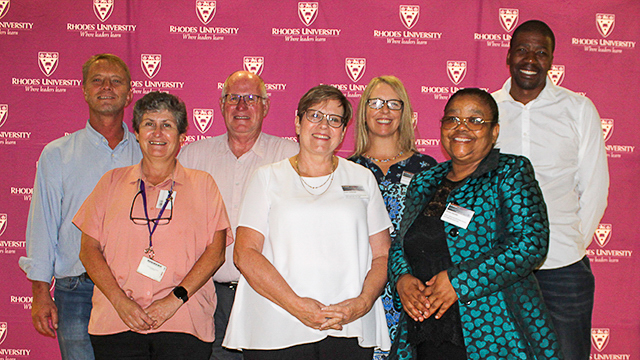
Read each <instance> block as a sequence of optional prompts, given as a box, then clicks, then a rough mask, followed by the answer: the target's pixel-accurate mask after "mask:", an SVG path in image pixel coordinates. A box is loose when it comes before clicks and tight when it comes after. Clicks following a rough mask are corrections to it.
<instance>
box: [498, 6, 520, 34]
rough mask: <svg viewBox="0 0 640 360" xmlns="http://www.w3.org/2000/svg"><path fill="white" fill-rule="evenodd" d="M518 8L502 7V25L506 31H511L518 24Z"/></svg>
mask: <svg viewBox="0 0 640 360" xmlns="http://www.w3.org/2000/svg"><path fill="white" fill-rule="evenodd" d="M519 13H520V11H519V10H518V9H504V8H500V25H502V28H503V29H504V31H506V32H511V30H513V29H514V28H515V27H516V25H518V17H519V16H518V15H519Z"/></svg>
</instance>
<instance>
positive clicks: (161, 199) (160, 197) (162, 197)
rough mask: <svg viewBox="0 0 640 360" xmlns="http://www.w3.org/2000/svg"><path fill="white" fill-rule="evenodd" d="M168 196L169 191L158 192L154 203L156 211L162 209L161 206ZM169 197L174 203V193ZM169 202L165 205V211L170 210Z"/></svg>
mask: <svg viewBox="0 0 640 360" xmlns="http://www.w3.org/2000/svg"><path fill="white" fill-rule="evenodd" d="M168 195H169V190H160V194H158V202H157V203H156V209H162V205H164V202H165V200H167V196H168ZM171 197H172V198H173V201H176V192H175V191H174V192H172V193H171ZM171 203H172V202H171V201H169V203H168V204H167V208H166V210H171Z"/></svg>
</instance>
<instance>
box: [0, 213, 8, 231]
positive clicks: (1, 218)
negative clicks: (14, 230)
mask: <svg viewBox="0 0 640 360" xmlns="http://www.w3.org/2000/svg"><path fill="white" fill-rule="evenodd" d="M5 230H7V214H0V236H2V234H4V231H5Z"/></svg>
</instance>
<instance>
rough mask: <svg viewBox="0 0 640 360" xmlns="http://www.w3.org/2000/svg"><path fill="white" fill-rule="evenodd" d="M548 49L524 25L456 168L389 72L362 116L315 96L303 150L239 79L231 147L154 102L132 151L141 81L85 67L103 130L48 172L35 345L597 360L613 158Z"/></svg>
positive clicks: (474, 102)
mask: <svg viewBox="0 0 640 360" xmlns="http://www.w3.org/2000/svg"><path fill="white" fill-rule="evenodd" d="M554 47H555V38H554V35H553V32H552V31H551V29H549V27H548V26H547V25H546V24H544V23H543V22H541V21H537V20H532V21H528V22H525V23H523V24H522V25H520V26H519V27H518V28H517V29H516V30H515V32H514V34H513V37H512V39H511V44H510V48H509V52H508V54H507V65H508V66H509V70H510V73H511V77H510V79H508V80H507V82H506V83H505V85H504V87H503V88H502V89H501V90H499V91H497V92H496V93H494V94H489V93H487V92H485V91H483V90H480V89H476V88H467V89H462V90H460V91H458V92H456V93H455V94H453V95H452V96H451V97H450V98H449V100H448V102H447V104H446V106H445V108H444V113H443V117H442V118H441V119H440V122H439V126H440V136H441V144H442V148H443V149H444V151H445V152H446V154H447V155H448V158H449V159H450V160H448V161H445V162H442V163H440V164H437V162H436V161H435V160H434V159H433V158H432V157H431V156H428V155H424V154H420V153H419V152H418V150H417V149H416V146H415V135H414V124H413V122H412V115H413V111H412V107H411V102H410V100H409V96H408V94H407V91H406V89H405V88H404V86H403V84H402V82H401V81H400V80H399V79H398V78H396V77H394V76H380V77H376V78H374V79H372V80H371V82H370V83H369V84H368V86H367V87H366V89H365V90H364V92H363V94H362V97H361V99H360V102H359V104H358V108H357V111H356V112H355V114H354V112H353V109H352V106H351V103H350V102H349V101H348V99H347V98H346V97H345V96H344V94H343V93H342V92H341V91H340V90H338V89H336V88H334V87H331V86H328V85H319V86H316V87H313V88H312V89H310V90H309V91H308V92H307V93H305V94H304V95H303V96H302V98H301V99H300V101H299V103H298V106H297V112H296V117H295V122H294V126H295V131H296V135H297V136H298V142H297V143H295V142H292V141H289V140H285V139H282V138H279V137H275V136H271V135H268V134H265V133H263V132H262V123H263V119H264V118H265V117H266V116H267V114H268V112H269V107H270V100H269V98H268V96H267V93H266V89H265V84H264V82H263V81H262V79H261V78H260V77H259V76H258V75H255V74H253V73H250V72H246V71H238V72H235V73H233V74H231V75H230V76H229V77H228V78H227V79H226V81H225V83H224V86H223V89H222V94H221V97H220V99H219V105H220V109H221V113H222V116H223V118H224V121H225V126H226V129H227V132H226V133H225V134H223V135H220V136H217V137H214V138H209V139H204V140H200V141H197V142H195V143H192V144H189V145H186V146H184V147H182V149H181V145H182V143H183V141H184V138H185V134H186V130H187V123H188V121H187V113H186V107H185V104H184V103H183V102H182V101H181V100H180V99H178V98H177V97H175V96H174V95H171V94H166V93H160V92H151V93H148V94H146V95H145V96H143V97H142V98H141V99H140V100H138V101H137V102H136V103H135V106H134V111H133V129H134V133H133V134H132V133H130V132H129V131H128V130H127V127H126V126H125V125H124V124H123V117H124V109H125V107H126V106H128V105H129V104H130V103H131V102H132V97H133V96H132V91H131V85H130V84H131V76H130V74H129V71H128V69H127V66H126V65H125V64H124V62H122V60H120V59H119V58H118V57H116V56H114V55H110V54H100V55H96V56H94V57H92V58H91V59H89V61H87V62H86V63H85V65H84V66H83V92H84V96H85V100H86V102H87V104H88V105H89V121H88V123H87V125H86V127H85V128H84V129H82V130H80V131H77V132H75V133H73V134H71V135H69V136H67V137H64V138H61V139H58V140H55V141H54V142H52V143H50V144H49V145H47V146H46V147H45V149H44V150H43V152H42V155H41V157H40V161H39V166H38V170H37V174H36V180H35V185H34V193H33V200H32V203H31V208H30V211H29V221H28V227H27V256H26V257H23V258H21V259H20V266H21V267H22V268H23V270H24V271H25V272H26V273H27V277H28V278H29V279H30V280H31V281H32V284H33V286H32V288H33V306H32V317H33V323H34V326H35V328H36V330H37V331H38V332H40V333H41V334H43V335H47V336H51V337H55V336H56V335H57V337H58V340H59V344H60V350H61V354H62V357H63V359H65V360H66V359H203V360H204V359H209V358H211V359H240V358H244V359H249V360H251V359H318V360H320V359H363V360H365V359H366V360H369V359H384V358H389V359H454V360H455V359H588V358H589V352H590V351H589V350H590V341H589V336H590V327H591V325H590V324H591V311H592V308H593V295H594V280H593V275H592V273H591V271H590V268H589V260H588V258H587V257H586V255H585V249H586V247H587V246H588V244H589V242H590V239H591V236H592V234H593V232H594V231H595V228H596V226H597V224H598V222H599V220H600V218H601V216H602V215H603V213H604V209H605V207H606V199H607V191H608V172H607V162H606V154H605V151H604V142H603V137H602V132H601V129H600V119H599V117H598V114H597V111H596V109H595V107H594V106H593V104H592V103H591V101H589V100H588V99H587V98H585V97H582V96H579V95H577V94H575V93H573V92H571V91H569V90H566V89H564V88H561V87H559V86H556V85H554V84H553V83H552V82H551V81H549V80H548V78H547V71H548V70H549V69H550V67H551V64H552V61H553V51H554ZM352 117H355V123H356V124H355V133H356V138H355V150H354V154H353V155H352V156H351V157H350V158H349V159H343V158H340V157H337V156H335V154H334V153H335V151H336V149H337V148H338V146H339V145H340V144H341V142H342V141H343V139H344V136H345V133H346V128H347V125H348V123H349V121H350V119H351V118H352ZM234 239H235V241H234ZM211 277H213V281H211V280H210V279H211ZM52 278H55V279H56V283H55V293H54V298H55V300H54V299H53V298H52V297H51V295H50V293H49V287H50V282H51V280H52ZM94 284H95V289H94Z"/></svg>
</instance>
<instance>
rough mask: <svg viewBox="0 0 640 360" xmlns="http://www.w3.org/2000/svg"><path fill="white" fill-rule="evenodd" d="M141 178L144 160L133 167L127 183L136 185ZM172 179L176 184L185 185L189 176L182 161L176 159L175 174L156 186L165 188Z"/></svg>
mask: <svg viewBox="0 0 640 360" xmlns="http://www.w3.org/2000/svg"><path fill="white" fill-rule="evenodd" d="M141 177H142V160H140V162H139V163H137V164H135V165H133V166H132V167H131V171H130V172H129V174H128V175H127V177H126V179H125V181H126V182H128V183H136V182H138V180H139V179H140V178H141ZM172 178H173V181H175V183H176V184H180V185H183V184H184V183H185V180H186V178H187V174H186V172H185V170H184V167H183V166H182V164H180V161H179V160H177V159H176V168H175V169H173V174H172V175H169V177H167V178H166V179H165V180H164V181H163V182H161V183H160V184H158V185H156V186H158V187H163V186H165V184H167V183H169V182H170V181H171V179H172ZM143 180H145V179H143Z"/></svg>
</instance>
